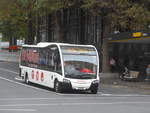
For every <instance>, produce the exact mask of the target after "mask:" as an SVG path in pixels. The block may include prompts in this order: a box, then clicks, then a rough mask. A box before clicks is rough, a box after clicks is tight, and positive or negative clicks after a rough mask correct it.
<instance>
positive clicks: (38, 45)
mask: <svg viewBox="0 0 150 113" xmlns="http://www.w3.org/2000/svg"><path fill="white" fill-rule="evenodd" d="M53 44H55V45H58V46H61V45H62V46H63V45H64V46H84V47H85V46H86V47H94V46H93V45H80V44H69V43H52V42H40V43H38V44H37V45H22V47H41V48H42V47H47V46H49V45H53Z"/></svg>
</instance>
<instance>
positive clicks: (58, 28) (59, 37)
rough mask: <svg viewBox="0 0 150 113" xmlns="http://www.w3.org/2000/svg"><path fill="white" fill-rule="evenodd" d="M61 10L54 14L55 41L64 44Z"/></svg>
mask: <svg viewBox="0 0 150 113" xmlns="http://www.w3.org/2000/svg"><path fill="white" fill-rule="evenodd" d="M63 16H64V15H63V10H60V11H57V12H56V13H55V41H56V42H65V41H66V39H65V26H64V24H63V18H64V17H63Z"/></svg>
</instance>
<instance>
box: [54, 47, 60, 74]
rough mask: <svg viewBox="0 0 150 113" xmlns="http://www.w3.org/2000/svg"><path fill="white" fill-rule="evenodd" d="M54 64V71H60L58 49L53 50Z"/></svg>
mask: <svg viewBox="0 0 150 113" xmlns="http://www.w3.org/2000/svg"><path fill="white" fill-rule="evenodd" d="M54 64H55V71H56V72H58V73H61V60H60V54H59V51H58V49H56V50H55V51H54Z"/></svg>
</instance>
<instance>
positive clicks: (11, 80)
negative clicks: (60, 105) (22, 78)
mask: <svg viewBox="0 0 150 113" xmlns="http://www.w3.org/2000/svg"><path fill="white" fill-rule="evenodd" d="M0 79H2V80H5V81H8V82H11V83H14V84H18V85H22V86H25V87H28V88H32V89H36V90H40V91H44V92H48V93H49V91H46V90H44V89H41V88H37V87H33V86H30V85H26V84H23V83H19V82H16V81H13V80H10V79H6V78H4V77H0Z"/></svg>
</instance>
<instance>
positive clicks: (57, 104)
mask: <svg viewBox="0 0 150 113" xmlns="http://www.w3.org/2000/svg"><path fill="white" fill-rule="evenodd" d="M120 104H150V102H101V103H100V102H96V103H87V102H86V103H64V102H63V103H49V104H1V105H0V107H24V106H30V107H31V106H75V105H76V106H78V105H79V106H81V105H120Z"/></svg>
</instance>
